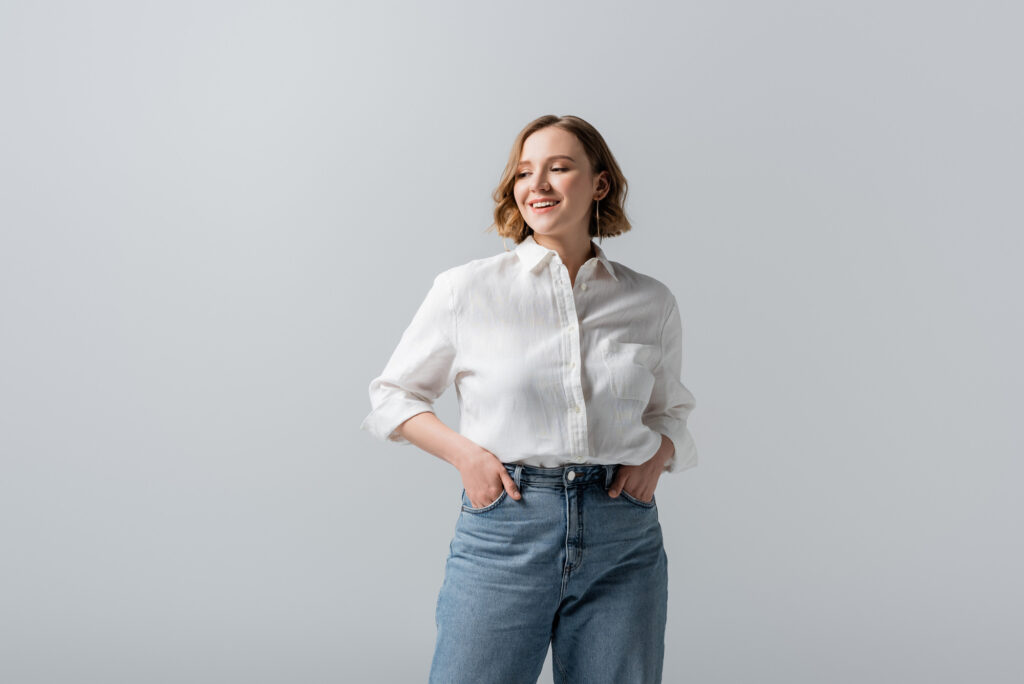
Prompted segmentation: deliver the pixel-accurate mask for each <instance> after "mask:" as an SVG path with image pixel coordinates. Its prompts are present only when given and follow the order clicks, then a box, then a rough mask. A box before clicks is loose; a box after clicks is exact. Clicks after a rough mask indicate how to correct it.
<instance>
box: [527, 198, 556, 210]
mask: <svg viewBox="0 0 1024 684" xmlns="http://www.w3.org/2000/svg"><path fill="white" fill-rule="evenodd" d="M556 204H558V202H557V201H555V200H544V201H542V202H534V203H533V204H531V205H530V206H531V207H532V208H534V209H544V208H546V207H553V206H555V205H556Z"/></svg>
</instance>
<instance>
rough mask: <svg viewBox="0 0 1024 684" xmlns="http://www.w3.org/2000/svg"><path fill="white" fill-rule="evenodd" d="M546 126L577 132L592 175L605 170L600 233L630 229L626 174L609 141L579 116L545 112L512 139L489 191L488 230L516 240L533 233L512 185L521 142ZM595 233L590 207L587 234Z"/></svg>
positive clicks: (615, 232)
mask: <svg viewBox="0 0 1024 684" xmlns="http://www.w3.org/2000/svg"><path fill="white" fill-rule="evenodd" d="M549 126H556V127H558V128H561V129H563V130H566V131H569V132H570V133H572V134H573V135H575V136H576V139H577V140H579V141H580V144H582V145H583V150H584V151H585V152H586V153H587V158H588V159H590V166H591V171H592V172H593V173H594V174H595V175H596V174H599V173H601V172H602V171H607V172H608V183H609V189H608V193H607V194H606V195H605V196H604V198H603V199H602V200H601V203H600V205H599V207H600V213H601V217H600V221H601V237H611V236H613V235H621V234H622V233H625V232H627V231H629V230H631V229H632V226H631V225H630V223H629V220H628V219H627V218H626V211H625V209H624V208H623V206H624V205H625V203H626V192H627V189H628V186H627V184H626V177H625V176H623V175H622V170H621V169H620V168H619V164H618V162H616V161H615V157H614V156H613V155H612V151H611V150H610V149H608V144H607V143H606V142H605V141H604V138H602V137H601V134H600V133H598V132H597V129H596V128H594V127H593V126H592V125H590V124H589V123H587V122H586V121H584V120H583V119H581V118H579V117H578V116H571V115H569V116H554V115H553V114H547V115H545V116H542V117H539V118H537V119H534V120H533V121H531V122H530V123H528V124H526V127H525V128H523V130H521V131H519V135H517V136H516V139H515V142H513V143H512V151H511V153H510V154H509V157H508V164H506V166H505V172H504V173H503V174H502V176H501V181H499V183H498V187H497V188H495V190H494V194H493V195H492V196H493V198H494V203H495V206H494V223H493V224H492V225H491V226H490V227H489V228H488V230H491V229H493V228H496V229H497V231H498V235H500V236H501V237H502V238H506V237H510V238H512V239H513V240H514V241H515V242H516V244H519V243H520V242H522V241H523V240H525V239H526V237H527V236H528V235H532V234H533V229H532V228H530V227H529V226H528V225H526V219H525V218H523V215H522V213H521V212H520V211H519V207H518V205H517V204H516V198H515V195H514V194H513V188H514V186H515V183H516V171H517V169H518V168H519V158H520V157H521V156H522V154H523V143H525V142H526V139H527V138H529V137H530V136H531V135H533V134H534V133H536V132H537V131H539V130H541V129H542V128H547V127H549ZM596 235H597V217H596V216H595V215H594V211H593V208H591V211H590V236H591V237H595V236H596Z"/></svg>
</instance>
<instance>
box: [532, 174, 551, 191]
mask: <svg viewBox="0 0 1024 684" xmlns="http://www.w3.org/2000/svg"><path fill="white" fill-rule="evenodd" d="M550 187H551V186H549V185H548V179H547V178H546V177H545V176H544V175H543V174H539V173H538V174H537V175H536V176H534V177H533V184H532V185H531V186H530V189H531V190H541V189H543V188H550Z"/></svg>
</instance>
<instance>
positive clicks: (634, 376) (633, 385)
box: [601, 340, 660, 403]
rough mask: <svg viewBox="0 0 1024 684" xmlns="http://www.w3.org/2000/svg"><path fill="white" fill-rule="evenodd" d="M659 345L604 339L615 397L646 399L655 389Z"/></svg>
mask: <svg viewBox="0 0 1024 684" xmlns="http://www.w3.org/2000/svg"><path fill="white" fill-rule="evenodd" d="M659 353H660V352H659V349H658V347H657V345H653V344H640V343H639V342H617V341H615V340H605V342H604V344H603V345H602V347H601V354H602V356H603V357H604V365H605V368H606V369H607V371H608V379H609V384H610V385H611V388H612V392H613V393H614V394H615V396H617V397H620V398H622V399H634V400H637V401H642V402H645V403H646V402H647V401H648V400H649V399H650V398H651V391H652V390H653V389H654V368H655V366H656V365H657V363H658V355H659Z"/></svg>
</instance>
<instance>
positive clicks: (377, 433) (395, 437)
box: [359, 396, 434, 444]
mask: <svg viewBox="0 0 1024 684" xmlns="http://www.w3.org/2000/svg"><path fill="white" fill-rule="evenodd" d="M427 411H429V412H431V413H433V412H434V406H433V405H432V404H431V403H430V402H426V401H421V400H418V399H413V398H411V397H401V396H395V397H391V398H390V399H388V400H387V401H385V402H384V403H383V404H381V405H380V406H378V407H377V408H375V409H373V411H371V412H370V415H368V416H366V418H364V419H363V422H362V424H361V425H360V426H359V429H360V430H366V431H367V432H369V433H370V434H371V435H373V436H374V437H376V438H377V439H379V440H382V441H387V442H394V443H395V444H412V442H410V441H409V440H407V439H406V438H405V437H403V436H402V434H401V433H400V432H396V431H395V429H396V428H397V427H398V426H399V425H401V424H402V423H404V422H405V421H407V420H409V419H410V418H412V417H413V416H415V415H417V414H419V413H424V412H427Z"/></svg>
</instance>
